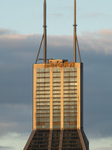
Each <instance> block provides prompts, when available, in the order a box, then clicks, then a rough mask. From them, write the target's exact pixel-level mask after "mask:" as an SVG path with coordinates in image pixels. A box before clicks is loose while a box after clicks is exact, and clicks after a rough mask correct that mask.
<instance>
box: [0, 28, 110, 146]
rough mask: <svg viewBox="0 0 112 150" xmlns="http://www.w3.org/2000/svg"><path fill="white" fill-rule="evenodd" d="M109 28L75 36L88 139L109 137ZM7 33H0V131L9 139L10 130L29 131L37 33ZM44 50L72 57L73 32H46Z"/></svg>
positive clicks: (14, 131) (51, 55) (52, 55)
mask: <svg viewBox="0 0 112 150" xmlns="http://www.w3.org/2000/svg"><path fill="white" fill-rule="evenodd" d="M4 30H5V29H4ZM111 30H112V29H102V30H100V31H96V32H94V33H88V32H85V33H82V34H81V35H79V36H78V39H79V45H80V51H81V56H82V61H83V62H84V125H85V133H86V134H87V136H88V138H89V139H90V141H91V139H96V138H97V140H98V139H100V138H102V137H105V138H107V137H112V120H111V114H112V110H111V106H112V101H111V87H112V80H111V77H112V69H111V64H112V50H111V47H112V40H111V36H112V34H111V33H112V31H111ZM8 32H9V33H10V30H9V31H7V32H4V33H3V34H1V35H0V45H1V46H0V54H1V55H0V79H1V81H0V91H1V93H0V118H1V119H0V128H1V131H0V135H1V136H8V138H9V134H10V133H11V134H12V133H16V134H19V133H20V134H22V133H24V134H25V133H28V132H29V135H30V131H31V130H32V129H31V128H32V76H33V75H32V64H34V62H35V59H36V55H37V51H38V47H39V44H40V40H41V35H20V34H17V33H11V34H9V33H8ZM107 37H108V38H107ZM47 49H48V52H47V54H48V58H54V59H56V58H58V59H62V58H64V59H68V60H69V61H72V60H73V37H72V36H67V35H65V36H54V35H49V36H48V47H47ZM42 52H43V49H41V52H40V57H43V54H42ZM27 136H28V135H27ZM11 137H12V136H11ZM27 138H28V137H26V139H25V140H27ZM7 140H8V139H7ZM3 141H5V139H3V140H2V142H3ZM106 147H108V146H106Z"/></svg>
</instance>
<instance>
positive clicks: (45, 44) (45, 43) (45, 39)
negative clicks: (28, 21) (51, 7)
mask: <svg viewBox="0 0 112 150" xmlns="http://www.w3.org/2000/svg"><path fill="white" fill-rule="evenodd" d="M46 41H47V38H46V0H44V46H43V48H44V63H46V55H47V54H46V53H47V42H46Z"/></svg>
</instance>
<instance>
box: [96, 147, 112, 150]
mask: <svg viewBox="0 0 112 150" xmlns="http://www.w3.org/2000/svg"><path fill="white" fill-rule="evenodd" d="M94 150H112V147H101V148H97V149H96V148H95V149H94Z"/></svg>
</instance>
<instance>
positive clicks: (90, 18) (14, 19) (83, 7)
mask: <svg viewBox="0 0 112 150" xmlns="http://www.w3.org/2000/svg"><path fill="white" fill-rule="evenodd" d="M73 3H74V1H73V0H71V1H68V0H59V1H55V0H54V1H52V0H47V16H48V17H47V26H48V34H54V35H71V34H72V32H73V26H72V25H73ZM111 5H112V1H111V0H107V1H104V0H85V1H82V0H77V25H78V34H81V33H82V32H84V31H88V32H93V31H95V30H99V29H101V28H111V26H112V19H111V17H112V10H111ZM42 13H43V0H32V1H31V0H10V2H9V0H3V1H2V0H1V1H0V18H1V21H0V26H1V28H8V29H11V30H14V31H16V32H18V33H21V34H26V33H31V34H32V33H34V34H35V33H40V34H41V33H42V26H43V18H42Z"/></svg>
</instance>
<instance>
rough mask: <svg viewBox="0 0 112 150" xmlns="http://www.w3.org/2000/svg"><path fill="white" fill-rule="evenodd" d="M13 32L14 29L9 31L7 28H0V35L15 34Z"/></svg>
mask: <svg viewBox="0 0 112 150" xmlns="http://www.w3.org/2000/svg"><path fill="white" fill-rule="evenodd" d="M15 33H16V32H15V31H11V30H8V29H3V28H0V36H3V35H9V34H15Z"/></svg>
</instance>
